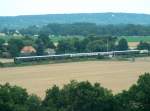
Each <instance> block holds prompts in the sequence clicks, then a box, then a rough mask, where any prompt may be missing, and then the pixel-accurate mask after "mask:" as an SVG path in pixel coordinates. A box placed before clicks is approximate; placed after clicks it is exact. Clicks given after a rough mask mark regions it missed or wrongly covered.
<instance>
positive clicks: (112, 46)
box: [56, 36, 128, 53]
mask: <svg viewBox="0 0 150 111" xmlns="http://www.w3.org/2000/svg"><path fill="white" fill-rule="evenodd" d="M127 49H128V43H127V41H126V39H121V40H119V42H118V39H117V38H116V37H111V36H105V37H98V36H90V37H87V38H84V39H78V38H71V39H63V40H61V41H59V42H58V46H57V49H56V50H57V52H58V53H73V52H77V53H80V52H106V51H113V50H127Z"/></svg>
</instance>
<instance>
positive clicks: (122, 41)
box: [117, 38, 128, 50]
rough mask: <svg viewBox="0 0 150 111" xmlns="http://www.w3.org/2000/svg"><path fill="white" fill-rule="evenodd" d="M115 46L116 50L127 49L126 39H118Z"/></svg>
mask: <svg viewBox="0 0 150 111" xmlns="http://www.w3.org/2000/svg"><path fill="white" fill-rule="evenodd" d="M117 48H118V50H128V42H127V40H126V39H124V38H122V39H120V40H119V43H118V46H117Z"/></svg>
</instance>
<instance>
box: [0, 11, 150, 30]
mask: <svg viewBox="0 0 150 111" xmlns="http://www.w3.org/2000/svg"><path fill="white" fill-rule="evenodd" d="M75 22H90V23H96V24H102V25H107V24H114V25H116V24H141V25H149V24H150V15H148V14H135V13H80V14H48V15H26V16H13V17H12V16H4V17H2V16H1V17H0V27H1V28H3V27H7V28H23V27H27V26H30V25H39V26H41V25H45V24H48V23H75Z"/></svg>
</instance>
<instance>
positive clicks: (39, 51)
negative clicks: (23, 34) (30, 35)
mask: <svg viewBox="0 0 150 111" xmlns="http://www.w3.org/2000/svg"><path fill="white" fill-rule="evenodd" d="M44 49H45V45H44V43H43V41H42V40H41V39H40V38H38V39H37V40H36V53H37V55H44Z"/></svg>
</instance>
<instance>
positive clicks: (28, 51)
mask: <svg viewBox="0 0 150 111" xmlns="http://www.w3.org/2000/svg"><path fill="white" fill-rule="evenodd" d="M35 53H36V49H35V48H34V47H33V46H24V47H23V48H22V49H21V52H20V54H21V56H29V55H34V54H35Z"/></svg>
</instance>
